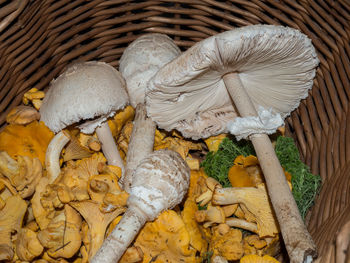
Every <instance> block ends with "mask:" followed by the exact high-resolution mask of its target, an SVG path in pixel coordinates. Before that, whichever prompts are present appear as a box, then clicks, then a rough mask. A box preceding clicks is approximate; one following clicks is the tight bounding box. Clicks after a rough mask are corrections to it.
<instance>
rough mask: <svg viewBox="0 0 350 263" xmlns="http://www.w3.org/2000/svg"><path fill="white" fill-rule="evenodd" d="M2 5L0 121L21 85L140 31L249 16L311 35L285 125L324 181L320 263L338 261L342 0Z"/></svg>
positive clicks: (344, 153) (115, 54) (344, 162)
mask: <svg viewBox="0 0 350 263" xmlns="http://www.w3.org/2000/svg"><path fill="white" fill-rule="evenodd" d="M0 7H1V9H0V126H4V125H5V124H4V122H5V116H6V114H7V113H8V111H9V110H10V109H11V108H12V107H14V106H16V105H18V104H20V102H21V98H22V96H23V94H24V92H26V91H27V90H28V89H30V88H33V87H36V88H38V89H45V88H46V87H47V86H48V83H49V82H50V81H51V80H52V79H53V78H55V77H57V76H58V75H59V74H60V73H61V72H62V71H63V70H64V69H65V67H66V66H67V65H68V64H69V63H71V62H72V61H77V60H79V61H86V60H99V61H105V62H108V63H110V64H111V65H113V66H115V67H118V59H119V58H120V56H121V54H122V52H123V50H124V48H125V47H126V46H127V45H128V44H129V43H130V42H131V41H133V40H134V39H136V38H137V37H138V36H139V35H141V34H145V33H149V32H159V33H165V34H167V35H169V36H170V37H172V38H173V39H174V40H175V42H176V44H177V45H179V46H180V47H181V49H183V50H185V49H187V48H188V47H189V46H191V45H193V44H194V43H195V42H197V41H199V40H202V39H204V38H206V37H208V36H211V35H214V34H216V33H218V32H222V31H225V30H229V29H232V28H235V27H241V26H245V25H251V24H282V25H286V26H290V27H293V28H297V29H299V30H301V31H302V32H303V33H305V34H306V35H308V36H309V37H310V38H311V39H312V41H313V44H314V46H315V48H316V49H317V51H318V56H319V59H320V66H319V68H318V70H317V76H316V79H315V82H314V87H313V89H312V91H311V92H310V96H309V97H308V98H307V99H306V100H304V101H303V102H302V103H301V105H300V107H299V108H298V109H297V110H296V111H294V112H293V113H292V114H291V116H290V117H289V118H288V119H287V120H286V127H287V132H288V135H289V136H292V137H293V138H294V139H295V141H296V142H297V145H298V147H299V149H300V153H301V156H302V158H303V160H304V161H305V162H306V163H307V164H308V165H309V166H310V167H311V169H312V172H313V173H315V174H320V175H321V177H322V179H323V184H324V187H323V188H322V191H321V194H320V196H319V198H318V201H317V202H316V205H315V206H314V208H313V209H312V211H311V212H310V213H309V215H308V219H307V221H308V227H309V230H310V232H311V234H312V236H313V237H314V239H315V241H316V243H317V246H318V249H319V254H320V256H321V257H322V258H321V261H322V262H335V261H334V259H333V257H334V240H335V238H336V236H337V233H338V231H339V230H340V229H341V227H342V226H343V225H344V224H345V223H346V222H347V221H348V220H350V166H349V164H350V163H349V162H350V130H349V129H350V116H349V114H350V112H349V106H350V105H349V98H350V84H349V83H350V81H349V76H350V62H349V60H350V45H349V38H350V1H349V0H337V1H332V0H314V1H310V0H298V1H295V0H280V1H278V0H252V1H248V0H232V1H214V0H198V1H197V0H180V1H166V0H165V1H127V0H109V1H108V0H89V1H88V0H31V1H29V0H12V1H11V0H7V1H6V0H2V1H0ZM347 112H349V114H347Z"/></svg>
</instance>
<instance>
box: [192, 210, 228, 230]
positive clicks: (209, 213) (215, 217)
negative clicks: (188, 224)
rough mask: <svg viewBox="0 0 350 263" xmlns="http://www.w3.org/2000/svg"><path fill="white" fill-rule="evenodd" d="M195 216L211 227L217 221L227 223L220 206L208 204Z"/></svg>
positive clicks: (217, 222) (200, 221) (198, 220)
mask: <svg viewBox="0 0 350 263" xmlns="http://www.w3.org/2000/svg"><path fill="white" fill-rule="evenodd" d="M194 216H195V218H196V221H197V222H199V223H203V222H204V225H203V226H204V227H210V226H211V225H213V224H215V223H216V224H220V223H225V213H224V210H223V209H222V208H221V207H220V206H213V205H208V208H207V209H206V210H199V211H197V212H196V213H195V215H194Z"/></svg>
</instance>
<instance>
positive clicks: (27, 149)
mask: <svg viewBox="0 0 350 263" xmlns="http://www.w3.org/2000/svg"><path fill="white" fill-rule="evenodd" d="M52 138H53V133H52V132H51V131H50V129H49V128H48V127H46V126H45V124H44V123H42V122H40V123H39V122H37V121H33V122H31V123H29V124H28V125H25V126H24V125H18V124H9V125H7V126H6V127H5V128H4V129H3V131H2V132H0V151H5V152H7V153H8V154H9V155H10V156H11V158H14V159H16V158H17V156H18V155H22V156H29V157H32V158H35V157H37V158H39V160H40V162H41V164H42V165H44V163H45V152H46V150H47V147H48V145H49V143H50V141H51V139H52Z"/></svg>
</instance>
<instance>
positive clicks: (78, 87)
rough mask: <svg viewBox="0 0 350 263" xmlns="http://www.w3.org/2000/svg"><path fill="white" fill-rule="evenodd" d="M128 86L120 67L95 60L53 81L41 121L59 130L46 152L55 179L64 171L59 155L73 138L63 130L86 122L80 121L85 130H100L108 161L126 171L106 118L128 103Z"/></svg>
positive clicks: (87, 131)
mask: <svg viewBox="0 0 350 263" xmlns="http://www.w3.org/2000/svg"><path fill="white" fill-rule="evenodd" d="M125 85H126V84H125V80H124V79H123V77H122V76H121V74H120V73H119V72H118V71H117V70H116V69H114V68H113V67H112V66H110V65H108V64H106V63H102V62H94V61H91V62H85V63H79V64H74V65H72V66H70V67H69V68H68V69H67V70H66V71H65V72H64V73H63V74H61V75H60V76H59V77H58V78H57V79H56V80H54V81H53V82H52V83H51V86H50V89H49V91H48V92H47V94H46V96H45V98H44V100H43V104H42V106H41V108H40V114H41V120H42V121H43V122H44V123H45V124H46V125H47V126H48V127H49V128H50V129H51V130H52V131H53V132H55V133H57V134H56V136H55V138H54V139H53V141H52V142H51V143H50V146H49V149H48V151H47V153H46V163H47V164H46V168H47V169H48V173H49V175H50V176H51V177H52V178H56V177H57V176H58V174H59V172H60V167H59V163H58V156H59V154H60V152H61V150H62V148H63V147H64V146H65V144H66V143H67V142H68V141H69V136H67V135H66V134H64V133H63V132H62V129H64V128H65V127H67V126H68V125H72V124H75V123H79V122H81V121H83V123H79V124H78V127H79V129H80V130H81V132H83V133H87V134H90V133H93V132H94V131H95V130H96V134H97V137H98V139H99V141H100V142H101V144H102V151H103V153H104V155H105V156H106V159H107V161H108V163H109V164H111V165H116V166H119V167H121V168H122V170H124V164H123V161H122V159H121V158H120V155H119V151H118V148H117V146H116V144H115V141H114V138H113V136H112V133H111V131H110V128H109V126H108V123H107V122H106V120H107V118H108V117H112V116H113V115H114V114H115V113H116V111H118V110H119V109H122V108H124V107H125V106H126V105H127V104H128V102H129V99H128V94H127V92H126V89H125ZM56 138H58V139H57V141H56ZM51 144H52V145H51Z"/></svg>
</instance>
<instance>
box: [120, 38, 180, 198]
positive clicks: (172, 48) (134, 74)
mask: <svg viewBox="0 0 350 263" xmlns="http://www.w3.org/2000/svg"><path fill="white" fill-rule="evenodd" d="M180 53H181V51H180V49H179V48H178V47H177V46H176V45H175V43H174V42H173V40H172V39H171V38H170V37H168V36H166V35H163V34H158V33H152V34H146V35H143V36H141V37H139V38H137V39H136V40H135V41H133V42H132V43H131V44H130V45H129V46H128V47H127V48H126V49H125V51H124V52H123V55H122V57H121V58H120V64H119V70H120V72H121V74H122V75H123V77H124V78H125V80H126V83H127V90H128V93H129V96H130V103H131V105H132V106H133V107H136V113H135V119H134V126H133V130H132V134H131V137H130V143H129V147H128V154H127V157H126V169H125V174H124V175H123V177H122V178H121V180H120V182H121V184H122V186H123V188H124V189H125V190H126V191H129V189H130V185H131V181H132V174H133V172H134V170H135V168H136V167H137V165H138V164H139V163H140V161H141V160H142V159H143V158H145V157H146V156H148V155H149V154H150V153H152V151H153V144H154V133H155V128H156V125H155V123H154V122H153V121H152V120H151V119H149V118H148V117H147V114H146V109H145V106H144V98H145V92H146V87H147V84H148V81H149V80H150V79H151V78H152V77H153V76H154V75H155V74H156V73H157V71H158V70H159V69H160V68H161V67H162V66H164V65H165V64H167V63H168V62H170V61H171V60H173V59H174V58H175V57H177V56H178V55H180Z"/></svg>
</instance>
